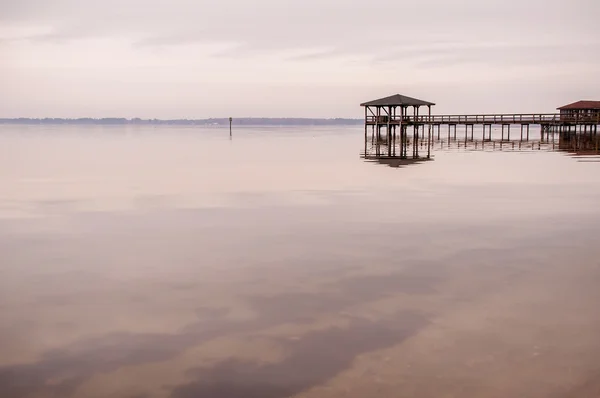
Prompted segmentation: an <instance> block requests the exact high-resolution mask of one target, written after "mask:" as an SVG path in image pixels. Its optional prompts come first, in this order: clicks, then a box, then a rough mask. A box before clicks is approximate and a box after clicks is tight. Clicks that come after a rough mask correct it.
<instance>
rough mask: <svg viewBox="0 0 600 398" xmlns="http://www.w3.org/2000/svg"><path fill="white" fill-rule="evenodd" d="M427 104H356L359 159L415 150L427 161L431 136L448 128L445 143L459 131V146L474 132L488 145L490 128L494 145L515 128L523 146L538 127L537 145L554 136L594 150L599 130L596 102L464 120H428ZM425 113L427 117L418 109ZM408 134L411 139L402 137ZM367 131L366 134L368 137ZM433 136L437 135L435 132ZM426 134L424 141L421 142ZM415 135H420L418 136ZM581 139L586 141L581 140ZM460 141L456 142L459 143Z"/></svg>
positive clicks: (401, 98)
mask: <svg viewBox="0 0 600 398" xmlns="http://www.w3.org/2000/svg"><path fill="white" fill-rule="evenodd" d="M433 105H435V104H434V103H432V102H428V101H423V100H419V99H416V98H412V97H408V96H405V95H400V94H396V95H392V96H390V97H385V98H381V99H378V100H374V101H370V102H365V103H362V104H361V106H363V107H364V108H365V142H364V153H363V155H364V157H365V158H400V159H407V158H409V156H408V152H409V150H408V148H409V147H410V148H412V151H411V153H412V155H411V157H412V158H414V159H419V158H420V155H419V150H423V151H425V150H426V151H427V155H426V158H430V157H431V149H432V143H433V139H434V137H433V135H435V133H436V132H437V140H436V142H439V141H440V138H441V126H442V125H445V126H448V141H450V140H451V139H454V141H456V140H457V133H456V130H457V126H459V125H460V126H464V127H465V128H464V136H462V137H464V141H465V142H466V141H474V130H475V126H480V127H481V133H482V141H488V142H492V141H493V139H492V129H493V126H496V127H499V128H500V132H501V137H500V140H499V141H500V142H511V135H510V133H511V127H513V126H519V127H520V136H519V140H518V141H521V142H523V141H529V133H530V126H539V128H540V129H539V132H540V138H541V142H542V143H543V142H548V140H549V137H550V135H552V137H554V134H557V133H558V134H560V138H561V140H562V141H565V140H569V141H570V142H572V141H573V140H575V141H577V142H583V141H586V142H589V143H593V146H594V148H595V147H596V146H597V144H596V142H597V140H598V137H597V133H598V125H600V101H579V102H575V103H573V104H570V105H565V106H563V107H561V108H558V109H559V110H560V113H559V114H557V113H517V114H485V115H481V114H480V115H476V114H471V115H469V114H467V115H432V114H431V107H432V106H433ZM421 107H427V113H426V114H421V113H420V112H419V109H420V108H421ZM409 129H410V130H412V132H413V134H412V137H409V134H408V131H409ZM369 130H370V132H371V134H370V136H369ZM436 130H437V131H436ZM425 131H427V137H425ZM419 132H420V134H419ZM581 137H587V138H585V139H583V138H581ZM461 140H462V138H461Z"/></svg>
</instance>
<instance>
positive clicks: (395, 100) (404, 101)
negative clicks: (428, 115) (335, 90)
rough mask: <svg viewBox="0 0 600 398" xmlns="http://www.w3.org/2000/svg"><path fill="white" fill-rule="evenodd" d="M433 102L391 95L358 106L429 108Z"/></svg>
mask: <svg viewBox="0 0 600 398" xmlns="http://www.w3.org/2000/svg"><path fill="white" fill-rule="evenodd" d="M431 105H435V104H434V103H433V102H427V101H423V100H420V99H416V98H412V97H407V96H406V95H400V94H396V95H391V96H389V97H385V98H380V99H377V100H374V101H369V102H365V103H362V104H360V106H417V107H418V106H431Z"/></svg>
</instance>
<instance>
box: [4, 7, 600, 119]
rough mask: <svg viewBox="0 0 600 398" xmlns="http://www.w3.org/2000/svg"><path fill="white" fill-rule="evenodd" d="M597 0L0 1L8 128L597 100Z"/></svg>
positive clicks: (501, 108)
mask: <svg viewBox="0 0 600 398" xmlns="http://www.w3.org/2000/svg"><path fill="white" fill-rule="evenodd" d="M598 15H600V1H598V0H569V1H565V0H561V1H556V0H501V1H500V0H477V1H475V0H429V1H427V0H420V1H415V0H410V1H405V0H369V1H365V0H362V1H358V0H252V1H249V0H212V1H209V0H103V1H97V0H0V93H2V95H0V117H128V118H130V117H141V118H162V119H169V118H190V119H193V118H206V117H228V116H233V117H251V116H255V117H361V116H362V115H363V110H362V109H361V108H360V106H359V104H360V103H361V102H365V101H368V100H372V99H376V98H380V97H385V96H388V95H392V94H396V93H399V94H404V95H408V96H412V97H416V98H420V99H424V100H428V101H432V102H435V103H436V104H437V106H436V107H434V113H445V114H447V113H460V114H464V113H502V112H553V111H554V110H555V108H556V107H558V106H560V105H564V104H567V103H570V102H574V101H577V100H580V99H597V100H600V75H599V73H598V71H600V24H598Z"/></svg>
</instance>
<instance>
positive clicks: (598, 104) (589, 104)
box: [558, 101, 600, 110]
mask: <svg viewBox="0 0 600 398" xmlns="http://www.w3.org/2000/svg"><path fill="white" fill-rule="evenodd" d="M563 109H593V110H600V101H577V102H573V103H572V104H569V105H565V106H561V107H560V108H558V110H563Z"/></svg>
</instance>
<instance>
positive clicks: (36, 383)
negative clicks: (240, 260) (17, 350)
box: [0, 274, 435, 397]
mask: <svg viewBox="0 0 600 398" xmlns="http://www.w3.org/2000/svg"><path fill="white" fill-rule="evenodd" d="M433 283H435V280H434V279H427V278H425V279H423V278H417V279H415V278H411V277H409V276H406V275H404V274H394V275H381V276H360V277H352V278H346V279H342V280H341V281H339V282H337V283H333V284H331V289H329V287H327V288H326V289H325V290H324V291H323V292H322V293H318V294H311V293H300V292H289V293H285V294H280V295H274V296H251V297H248V298H247V300H248V301H249V303H250V304H251V305H252V307H253V308H254V309H255V311H256V312H257V313H258V317H257V318H256V319H252V320H248V321H243V322H239V321H232V320H230V319H228V318H227V314H228V310H227V309H221V308H209V307H199V308H198V310H197V316H198V322H194V323H191V324H189V325H188V326H186V327H184V328H182V329H181V330H180V331H179V333H174V334H158V333H154V334H153V333H138V334H134V333H127V332H123V333H112V334H107V335H104V336H99V337H95V338H87V339H82V340H81V341H79V342H77V343H75V344H71V345H70V346H68V347H64V348H61V349H57V350H52V351H49V352H46V353H45V354H44V355H43V359H42V360H40V361H39V362H37V363H33V364H28V365H16V366H10V365H8V366H3V367H0V392H2V393H3V395H2V396H7V397H26V396H29V395H32V394H35V393H39V392H44V393H45V394H46V395H48V396H50V397H63V396H67V395H68V393H69V392H70V391H73V390H74V389H75V388H76V387H77V386H78V385H79V384H80V383H82V382H83V381H85V380H86V379H87V378H89V377H91V376H92V375H93V374H95V373H98V372H111V371H114V370H116V369H118V368H120V367H123V366H132V365H138V364H143V363H148V362H156V361H163V360H167V359H169V358H173V357H174V356H176V355H178V354H179V353H180V352H182V351H184V350H185V349H187V348H188V347H192V346H195V345H198V344H200V343H203V342H205V341H208V340H210V339H213V338H216V337H218V336H223V335H225V334H228V333H249V332H252V331H255V330H260V329H264V328H268V327H271V326H275V325H278V324H282V323H287V322H306V323H310V322H311V321H312V320H313V319H314V318H315V317H317V316H319V315H327V314H335V313H339V312H340V311H343V310H344V309H345V308H348V307H350V306H352V305H356V304H358V303H365V302H368V301H370V300H376V299H378V298H382V297H385V296H386V295H388V294H391V293H394V292H402V291H405V292H409V293H411V292H413V293H417V292H419V293H423V292H426V291H429V289H431V286H432V284H433ZM411 317H412V318H411ZM400 318H401V319H400V320H402V319H405V320H406V319H408V321H407V322H401V323H402V325H401V327H400V329H397V328H395V327H391V326H390V325H389V324H372V323H369V322H367V321H360V322H359V321H356V320H354V321H353V324H352V327H351V328H350V329H348V330H345V329H332V330H330V331H328V333H326V334H318V333H317V334H313V335H310V336H309V337H307V338H306V339H304V340H302V341H300V342H296V343H289V347H290V349H291V351H292V353H293V354H292V358H291V359H289V360H288V361H287V362H285V363H284V364H283V365H282V366H283V369H284V371H278V370H275V369H274V368H269V367H266V368H264V367H260V366H259V367H258V368H257V370H255V372H257V375H256V377H257V378H258V379H259V380H262V379H264V380H263V381H264V383H263V385H264V388H267V386H269V385H270V384H269V383H270V380H269V379H268V378H267V377H266V375H271V374H273V373H277V372H282V373H283V374H287V372H288V371H289V372H291V371H292V369H293V368H294V367H297V368H301V369H304V367H305V366H309V367H310V368H312V369H313V370H312V371H311V370H307V372H309V373H308V374H307V375H306V377H307V380H304V381H302V382H301V381H300V380H289V381H288V382H286V383H285V385H286V388H288V387H287V386H290V385H295V384H294V383H297V386H296V387H294V388H292V390H297V389H298V388H300V387H302V388H304V387H305V386H307V385H310V384H316V383H318V382H320V381H322V380H326V379H327V378H329V377H331V376H332V375H333V374H335V373H336V372H338V371H339V370H340V369H342V368H343V367H344V366H347V364H348V363H349V361H351V360H352V358H354V356H356V355H357V354H358V353H361V352H365V351H369V350H372V349H377V348H379V347H384V346H386V345H390V344H392V343H393V342H395V341H398V340H397V338H398V336H403V335H405V334H406V333H408V332H409V331H412V330H414V327H407V326H406V325H405V324H409V325H413V326H414V325H416V324H422V322H423V321H422V320H420V318H419V317H417V316H416V315H410V316H409V317H408V318H407V315H402V316H401V317H400ZM415 319H419V320H420V321H419V322H417V321H415ZM415 327H416V326H415ZM371 339H374V341H371ZM286 344H288V343H287V342H286ZM328 347H336V348H335V350H332V349H331V348H328ZM338 350H339V351H340V352H339V353H338V352H337V351H338ZM341 351H347V352H346V353H341ZM325 352H328V354H327V357H329V356H331V358H329V359H327V358H325V357H324V355H323V353H325ZM313 357H314V359H311V358H313ZM320 362H324V363H326V365H322V366H324V368H323V367H321V365H319V363H320ZM307 364H309V365H307ZM223 366H225V365H223ZM240 366H242V365H240V364H235V366H234V365H233V362H232V365H231V366H229V367H226V368H227V369H230V370H231V369H233V370H232V371H233V372H234V373H235V375H237V373H239V372H241V370H240V369H242V368H243V366H242V368H240ZM244 366H245V365H244ZM244 369H245V368H244ZM286 369H287V370H286ZM223 371H225V370H223ZM310 372H314V373H310ZM242 373H243V372H242ZM317 375H322V376H320V377H317ZM263 376H264V377H263ZM261 377H262V379H261ZM250 379H251V380H249V381H252V382H253V383H254V382H255V378H254V377H252V378H250ZM48 380H60V381H57V382H56V384H48V383H47V381H48ZM223 381H226V380H225V379H224V380H221V381H219V382H216V384H213V385H212V387H210V388H225V389H226V390H227V389H233V390H231V392H229V393H228V394H233V395H231V396H232V397H237V396H239V395H235V394H237V393H236V391H237V390H235V388H237V387H235V386H231V385H230V386H227V387H223V383H222V382H223ZM243 382H244V380H243V379H242V380H241V381H240V383H242V384H243ZM203 383H204V382H203ZM205 384H206V383H204V384H203V386H204V387H202V388H205V387H206V388H208V389H207V390H203V391H204V392H203V393H206V394H209V392H210V388H209V387H207V386H206V385H205ZM219 386H221V387H219ZM226 390H223V391H226ZM243 390H244V389H241V390H240V391H243ZM227 391H229V390H227ZM272 391H274V392H273V394H275V393H276V394H279V395H273V396H282V395H281V392H282V391H283V390H281V389H280V388H279V387H277V386H275V387H274V390H272ZM264 393H265V394H266V395H262V396H263V397H268V396H269V395H268V394H269V392H268V391H265V392H264ZM205 396H211V395H205ZM212 396H215V395H212ZM248 396H250V395H248ZM223 397H226V395H223Z"/></svg>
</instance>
